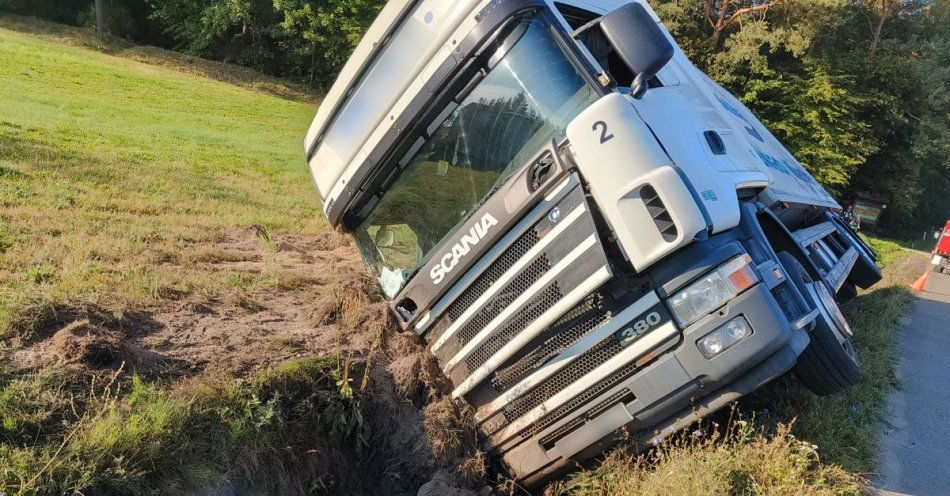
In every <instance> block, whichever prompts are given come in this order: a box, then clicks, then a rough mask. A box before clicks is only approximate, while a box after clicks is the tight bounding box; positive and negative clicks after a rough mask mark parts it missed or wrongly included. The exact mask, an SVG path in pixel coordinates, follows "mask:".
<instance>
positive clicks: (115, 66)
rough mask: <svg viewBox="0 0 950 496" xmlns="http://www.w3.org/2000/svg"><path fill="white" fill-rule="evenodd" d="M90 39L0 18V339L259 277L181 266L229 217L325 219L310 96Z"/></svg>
mask: <svg viewBox="0 0 950 496" xmlns="http://www.w3.org/2000/svg"><path fill="white" fill-rule="evenodd" d="M13 28H17V29H19V30H14V29H13ZM90 38H92V39H91V40H90ZM93 43H94V37H91V36H90V35H89V34H88V33H87V32H84V31H82V30H76V29H71V28H65V27H62V26H57V25H54V24H50V23H43V22H40V21H28V20H25V19H24V18H16V17H6V16H0V88H3V91H0V336H2V335H4V334H7V335H9V334H11V333H17V334H29V333H30V332H32V331H34V330H35V329H37V328H39V327H43V326H44V322H45V320H46V319H49V318H54V317H55V315H57V314H62V313H64V311H65V310H66V309H70V308H73V309H74V308H85V307H90V306H104V307H107V308H121V307H123V306H127V305H129V304H141V303H146V302H150V301H156V300H157V299H160V298H168V297H174V296H176V295H183V294H199V295H201V294H209V295H214V294H218V293H220V292H222V291H228V290H229V289H231V288H248V287H259V286H266V285H273V284H276V281H275V278H274V275H273V274H254V273H235V272H228V273H221V272H213V271H209V270H206V269H202V268H201V267H199V266H198V264H195V263H193V262H194V259H195V258H196V257H200V256H201V253H203V252H205V251H207V250H208V246H210V245H211V244H213V242H214V241H215V240H216V238H217V237H218V236H219V235H220V233H221V232H222V231H223V230H225V229H227V228H234V227H247V226H249V225H252V224H254V225H259V226H261V227H262V229H263V231H265V232H266V231H293V232H297V233H304V234H307V233H315V232H319V231H323V230H326V229H327V225H326V223H325V222H324V221H323V220H322V219H321V216H319V211H318V204H317V201H316V197H315V194H314V190H313V187H312V185H311V182H310V179H309V177H308V173H307V172H306V169H305V166H304V164H303V159H302V151H301V150H302V148H301V144H300V143H301V139H302V136H303V133H304V131H305V130H306V127H307V124H308V122H309V120H310V118H311V117H312V115H313V112H314V105H313V104H312V103H302V102H299V101H292V100H287V99H284V98H278V97H275V96H272V95H271V94H267V93H262V92H260V91H257V90H254V89H248V88H244V87H240V86H235V85H234V84H228V83H225V82H220V81H216V80H211V79H207V78H206V77H202V75H201V74H203V73H206V72H208V71H207V70H205V71H201V70H194V71H192V70H189V71H185V72H183V71H182V67H183V66H187V67H192V68H193V67H199V68H201V67H204V66H202V65H201V64H199V63H197V62H195V63H191V62H189V61H188V60H183V57H181V56H179V55H173V54H168V52H163V51H161V50H158V49H147V50H145V49H140V50H133V49H132V48H128V50H126V52H129V51H131V52H132V53H135V54H140V55H141V54H142V53H144V54H145V55H141V56H139V57H133V58H129V57H127V56H115V55H111V54H110V53H106V52H110V51H111V52H116V51H117V49H111V50H105V52H103V51H93V50H90V49H89V48H86V47H87V46H88V45H90V44H93ZM102 45H104V46H105V48H110V47H113V45H110V44H108V43H102ZM100 48H101V47H100ZM119 53H124V52H122V51H119ZM125 55H128V54H127V53H125ZM146 55H147V56H146ZM142 60H144V61H142ZM157 60H165V61H166V63H165V64H163V65H156V63H155V61H157ZM169 61H170V62H169ZM189 64H190V65H189ZM214 68H215V70H217V71H218V72H219V73H221V74H220V75H221V77H219V79H227V78H226V77H225V76H224V75H225V74H227V66H224V65H221V64H219V65H214ZM195 72H197V74H195ZM233 72H234V73H235V74H238V75H239V76H236V77H235V79H240V80H241V81H245V82H247V81H250V80H251V79H252V78H251V76H250V75H248V71H246V70H243V69H234V70H233ZM265 82H266V83H267V84H268V85H271V86H273V85H276V84H278V83H276V82H275V81H274V80H271V79H266V78H265ZM248 84H250V83H248Z"/></svg>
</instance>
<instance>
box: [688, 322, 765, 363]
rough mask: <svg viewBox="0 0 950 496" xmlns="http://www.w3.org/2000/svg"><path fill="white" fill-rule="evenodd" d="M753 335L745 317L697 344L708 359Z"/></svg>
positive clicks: (718, 329)
mask: <svg viewBox="0 0 950 496" xmlns="http://www.w3.org/2000/svg"><path fill="white" fill-rule="evenodd" d="M751 335H752V327H750V326H749V322H748V321H747V320H746V319H745V317H736V318H734V319H732V320H730V321H729V322H726V324H725V325H723V326H720V327H719V328H717V329H716V330H715V331H713V332H710V333H709V334H707V335H705V336H704V337H703V338H702V339H700V340H699V341H698V342H697V343H696V344H697V345H698V346H699V349H700V351H702V352H703V355H705V356H706V358H712V357H714V356H716V355H718V354H720V353H722V352H724V351H726V350H728V349H729V348H732V347H733V346H734V345H735V344H736V343H738V342H739V341H742V340H743V339H745V338H747V337H749V336H751Z"/></svg>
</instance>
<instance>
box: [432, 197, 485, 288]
mask: <svg viewBox="0 0 950 496" xmlns="http://www.w3.org/2000/svg"><path fill="white" fill-rule="evenodd" d="M497 224H498V221H497V220H495V218H494V217H492V216H491V214H488V213H486V214H485V216H484V217H482V221H481V222H479V223H478V224H475V225H474V226H472V229H471V230H469V232H468V234H466V235H465V236H462V239H461V241H459V242H458V243H455V245H453V246H452V251H451V252H449V253H446V254H445V255H443V256H442V258H441V259H440V260H441V262H442V263H440V264H439V265H436V266H435V267H432V270H431V271H430V272H429V274H430V275H431V276H432V283H433V284H439V283H441V282H442V280H443V279H445V274H446V273H447V272H452V269H454V268H455V266H456V265H458V263H459V259H461V258H462V257H464V256H465V255H468V252H469V251H471V249H472V247H473V246H475V245H477V244H478V242H479V241H481V240H482V239H483V238H484V237H485V235H486V234H488V230H489V229H491V227H492V226H494V225H497Z"/></svg>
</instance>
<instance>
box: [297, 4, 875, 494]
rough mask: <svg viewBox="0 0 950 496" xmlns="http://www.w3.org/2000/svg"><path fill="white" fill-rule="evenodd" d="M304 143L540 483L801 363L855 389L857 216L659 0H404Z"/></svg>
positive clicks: (371, 261) (407, 301)
mask: <svg viewBox="0 0 950 496" xmlns="http://www.w3.org/2000/svg"><path fill="white" fill-rule="evenodd" d="M305 153H306V158H307V161H308V164H309V168H310V171H311V173H312V177H313V180H314V183H315V186H316V189H317V192H318V193H319V195H320V198H321V199H322V200H323V206H324V207H323V208H324V213H325V214H326V216H327V218H328V219H329V220H330V222H331V223H332V224H333V225H336V226H342V227H343V228H344V229H345V230H347V231H348V232H350V233H352V235H353V236H354V238H355V239H356V242H357V245H358V246H359V249H360V252H361V254H362V255H363V257H364V259H365V260H366V263H367V267H368V269H369V270H370V271H371V272H372V273H373V274H374V276H375V277H376V278H377V279H378V280H379V283H380V288H381V291H382V293H383V294H384V295H385V297H386V298H387V299H388V300H389V301H390V302H391V306H392V309H393V311H394V313H395V314H396V316H397V319H398V320H399V321H400V322H401V323H402V325H403V327H404V328H406V329H411V330H412V331H414V332H416V333H417V334H419V335H420V336H421V338H422V339H424V340H425V341H426V342H427V343H428V345H429V349H430V350H431V352H432V353H433V354H434V355H435V357H436V358H437V360H438V361H439V363H440V365H441V366H442V368H443V370H444V372H445V374H446V375H447V377H448V378H449V379H450V380H451V381H452V383H453V384H454V386H455V390H454V392H453V396H454V397H456V398H458V399H459V401H464V402H467V403H468V404H469V405H471V407H472V408H473V409H474V411H475V417H476V419H477V421H478V422H479V429H480V431H481V434H482V436H483V445H484V448H485V450H486V451H487V452H488V453H489V455H490V457H491V458H492V459H493V461H495V462H496V466H497V467H498V468H499V469H500V470H503V471H505V472H506V473H507V474H509V475H510V476H512V477H514V478H516V479H517V480H518V481H520V482H521V483H523V484H525V485H528V486H531V485H536V484H540V483H542V482H544V481H546V480H549V479H550V478H552V477H555V476H557V475H559V474H561V473H563V472H564V471H566V470H569V469H570V467H572V466H575V462H583V461H585V460H587V459H590V458H592V457H594V456H596V455H598V454H600V453H602V452H603V450H604V449H605V448H606V447H607V446H609V445H610V444H612V443H614V442H616V441H617V440H618V439H619V438H620V432H622V431H626V432H631V433H634V442H635V443H637V444H638V445H639V446H647V445H649V444H651V443H652V442H655V441H656V440H657V439H660V438H662V436H664V435H666V434H668V433H669V432H672V431H675V430H677V429H679V428H682V427H683V426H685V425H687V424H688V423H689V422H691V421H693V420H695V419H697V418H699V417H701V416H703V415H705V414H708V413H709V412H711V411H714V410H716V409H718V408H720V407H722V406H724V405H726V404H728V403H729V402H731V401H734V400H735V399H737V398H739V397H741V396H742V395H744V394H747V393H748V392H750V391H752V390H753V389H755V388H756V387H758V386H760V385H761V384H764V383H765V382H767V381H769V380H771V379H773V378H774V377H776V376H778V375H780V374H782V373H784V372H786V371H788V370H790V369H792V368H795V371H796V373H797V374H798V376H799V377H800V378H801V380H802V381H803V382H804V383H805V384H806V385H807V386H808V387H809V388H811V389H812V390H813V391H815V392H816V393H818V394H831V393H836V392H839V391H841V390H843V389H845V388H846V387H848V386H850V385H851V384H853V383H855V382H856V381H858V380H860V377H861V373H860V365H859V364H858V362H857V358H856V356H855V353H854V349H853V346H852V345H851V329H850V328H849V326H848V324H847V322H846V321H845V319H844V317H843V316H842V315H841V312H840V311H839V310H838V306H837V302H838V301H841V300H844V299H847V298H850V297H852V296H854V294H856V290H855V288H856V286H859V287H868V286H870V285H872V284H874V283H875V282H877V280H879V279H880V271H879V270H878V268H877V267H876V265H875V262H874V254H873V252H871V250H870V249H869V248H868V247H867V246H866V245H865V244H864V243H863V242H862V241H861V240H860V238H858V237H857V236H856V235H855V233H853V232H852V231H851V230H850V229H849V228H848V226H847V224H845V223H843V222H841V221H840V219H839V218H838V216H837V212H838V211H839V210H840V207H839V205H838V204H837V203H836V202H835V200H834V199H833V198H832V197H831V196H829V195H828V193H827V192H826V191H825V190H824V189H823V188H822V187H821V186H820V185H819V184H818V183H817V182H816V181H815V180H814V179H813V178H812V176H811V175H810V174H808V172H807V171H806V170H805V169H804V168H803V167H802V166H801V164H799V163H798V161H796V160H795V158H794V157H792V156H791V154H789V152H788V151H787V150H786V149H785V148H784V147H783V146H782V145H781V144H780V143H779V142H778V140H776V139H775V137H774V136H772V134H771V133H770V132H769V131H768V129H766V128H765V127H764V126H763V125H762V124H761V122H759V121H758V120H757V119H756V118H755V116H753V115H752V114H751V113H750V112H749V110H748V109H746V107H745V106H744V105H742V103H740V102H739V101H738V100H737V99H736V98H735V97H733V96H732V95H731V94H729V93H728V92H727V91H726V90H724V89H723V88H721V87H720V86H719V85H717V84H716V83H715V82H713V81H712V80H711V79H709V78H708V77H707V76H706V75H705V74H703V73H702V72H701V71H699V70H698V69H697V68H696V67H694V66H693V65H692V64H691V63H690V62H689V60H688V59H687V58H686V56H685V55H684V54H683V52H682V51H681V50H680V49H679V48H678V47H677V45H676V43H675V41H674V40H673V38H672V37H671V36H670V34H669V33H668V32H667V31H666V30H665V29H664V28H663V27H662V25H661V24H660V23H659V20H658V18H657V16H656V14H655V13H654V12H653V11H652V9H651V8H650V7H649V5H647V4H646V3H643V2H625V1H617V0H569V1H564V2H552V1H549V0H451V1H450V0H419V1H415V0H390V1H389V2H388V3H387V4H386V6H385V7H384V8H383V10H382V12H381V13H380V14H379V17H378V18H377V20H376V21H375V22H374V23H373V25H372V27H371V28H370V29H369V31H368V32H367V33H366V35H365V37H364V39H363V40H362V42H361V43H360V44H359V46H358V47H357V49H356V50H355V52H354V53H353V55H352V57H351V59H350V60H349V61H348V62H347V64H346V65H345V67H344V69H343V70H342V72H341V74H340V76H339V78H338V79H337V81H336V83H335V84H334V85H333V87H332V89H331V90H330V92H329V93H328V94H327V96H326V98H325V100H324V102H323V104H322V105H321V106H320V108H319V111H318V113H317V116H316V118H315V119H314V122H313V124H312V125H311V128H310V130H309V131H308V133H307V136H306V139H305Z"/></svg>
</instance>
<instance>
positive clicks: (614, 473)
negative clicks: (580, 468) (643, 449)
mask: <svg viewBox="0 0 950 496" xmlns="http://www.w3.org/2000/svg"><path fill="white" fill-rule="evenodd" d="M701 432H702V431H699V430H697V431H694V432H693V433H691V434H683V435H680V436H677V437H675V438H674V439H672V440H670V441H669V442H667V443H666V444H663V445H661V446H659V447H657V448H655V449H654V450H653V451H651V452H648V453H647V454H644V455H641V456H638V457H632V456H630V455H629V454H627V453H625V452H624V451H623V450H617V451H614V452H612V453H611V454H610V455H608V456H607V458H606V460H605V461H604V463H603V464H602V465H601V466H600V467H599V468H597V469H596V470H593V471H588V472H581V473H579V474H577V475H576V476H574V477H573V478H572V479H571V480H570V482H568V483H564V484H558V485H555V486H552V487H551V488H549V489H548V491H547V492H546V494H548V495H555V494H565V495H568V494H570V495H604V496H606V495H611V496H640V495H643V496H648V495H649V496H652V495H657V494H663V495H668V496H678V495H682V496H703V495H708V496H721V495H736V496H740V495H742V496H744V495H750V496H751V495H763V496H764V495H770V496H832V495H855V496H856V495H858V494H860V489H861V487H862V483H863V481H862V480H861V479H860V478H859V477H858V476H856V475H854V474H850V473H848V472H846V471H844V470H843V469H841V468H840V467H837V466H833V465H825V464H822V463H821V460H820V458H819V455H818V450H817V446H814V445H812V444H811V443H808V442H807V441H802V440H799V439H797V438H795V436H793V435H792V434H791V426H790V425H787V424H783V425H781V426H779V427H778V429H777V431H776V432H775V433H774V434H773V435H766V434H764V433H762V432H761V431H759V430H757V429H755V428H754V427H752V424H751V423H748V422H746V421H738V422H735V423H733V424H732V425H731V426H730V427H729V428H728V429H725V430H723V431H714V432H713V434H711V435H707V436H703V437H698V434H699V433H701Z"/></svg>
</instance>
